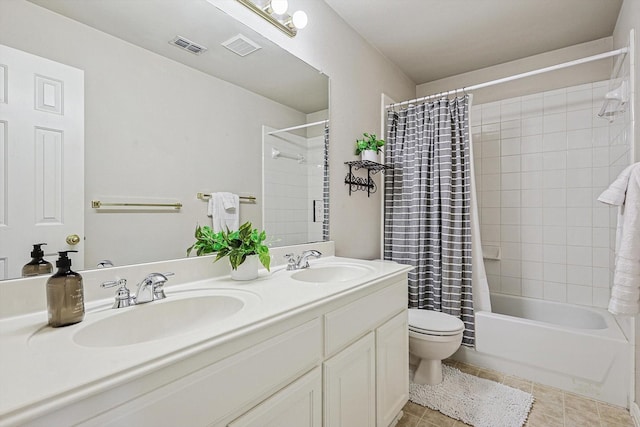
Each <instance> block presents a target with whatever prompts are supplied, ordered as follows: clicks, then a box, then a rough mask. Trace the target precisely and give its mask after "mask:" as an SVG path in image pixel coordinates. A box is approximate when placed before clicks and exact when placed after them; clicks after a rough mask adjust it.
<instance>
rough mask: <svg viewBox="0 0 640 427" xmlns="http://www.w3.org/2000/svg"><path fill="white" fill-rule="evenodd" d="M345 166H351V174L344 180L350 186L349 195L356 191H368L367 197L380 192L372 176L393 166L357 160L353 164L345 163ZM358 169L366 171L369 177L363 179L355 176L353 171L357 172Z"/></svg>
mask: <svg viewBox="0 0 640 427" xmlns="http://www.w3.org/2000/svg"><path fill="white" fill-rule="evenodd" d="M344 164H345V165H348V166H349V173H348V174H347V176H346V177H345V178H344V183H345V184H347V185H349V195H351V193H352V192H354V191H366V192H367V197H369V196H371V195H372V194H373V193H375V192H376V191H378V186H377V185H376V183H375V182H374V181H373V179H372V178H371V176H372V175H375V174H376V173H378V172H384V171H385V170H387V169H390V168H391V166H387V165H383V164H381V163H376V162H372V161H369V160H356V161H352V162H344ZM358 169H366V170H367V177H366V178H363V177H359V176H355V175H354V174H353V171H357V170H358Z"/></svg>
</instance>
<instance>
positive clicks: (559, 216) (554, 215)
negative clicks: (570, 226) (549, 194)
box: [542, 208, 567, 227]
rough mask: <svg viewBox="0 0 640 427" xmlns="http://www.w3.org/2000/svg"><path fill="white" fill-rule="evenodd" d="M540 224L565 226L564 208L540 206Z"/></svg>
mask: <svg viewBox="0 0 640 427" xmlns="http://www.w3.org/2000/svg"><path fill="white" fill-rule="evenodd" d="M542 224H543V225H545V226H547V225H551V226H562V227H564V226H566V225H567V216H566V213H565V208H542Z"/></svg>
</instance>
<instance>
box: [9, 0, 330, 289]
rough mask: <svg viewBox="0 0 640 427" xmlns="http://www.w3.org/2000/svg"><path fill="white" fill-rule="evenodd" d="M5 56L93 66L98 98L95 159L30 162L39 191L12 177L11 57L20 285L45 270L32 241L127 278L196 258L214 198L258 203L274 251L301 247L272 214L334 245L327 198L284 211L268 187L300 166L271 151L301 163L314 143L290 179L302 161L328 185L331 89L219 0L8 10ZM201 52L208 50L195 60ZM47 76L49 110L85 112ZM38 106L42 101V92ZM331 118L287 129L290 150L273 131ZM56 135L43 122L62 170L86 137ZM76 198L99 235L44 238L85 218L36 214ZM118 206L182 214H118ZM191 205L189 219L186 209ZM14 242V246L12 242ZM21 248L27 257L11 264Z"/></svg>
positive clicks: (87, 85) (90, 78)
mask: <svg viewBox="0 0 640 427" xmlns="http://www.w3.org/2000/svg"><path fill="white" fill-rule="evenodd" d="M176 38H181V40H178V41H177V44H180V45H183V47H179V46H176V43H175V42H174V41H175V40H176ZM188 42H193V43H194V44H192V45H187V43H188ZM0 44H1V45H4V46H6V47H8V49H10V50H8V51H3V52H12V50H15V52H22V53H25V54H27V55H35V56H37V57H39V58H44V59H45V61H46V60H49V61H55V63H56V64H62V65H63V66H68V67H70V68H71V69H72V70H73V69H75V70H81V72H80V73H79V75H80V77H79V78H80V79H82V87H83V89H84V94H83V103H84V108H83V112H84V115H83V116H84V117H83V123H82V126H83V135H84V138H83V141H82V142H83V148H81V149H83V150H84V155H83V156H81V158H80V159H79V160H73V161H66V162H62V161H60V162H58V163H56V161H53V162H52V165H53V166H46V164H45V166H42V164H43V163H42V162H41V163H38V161H34V159H33V158H29V159H26V161H28V162H30V163H31V164H33V163H36V164H37V165H36V166H35V171H34V172H33V173H34V174H36V175H37V176H38V178H36V179H35V181H38V180H40V182H41V183H42V182H44V183H45V185H44V187H43V185H40V186H39V187H38V186H37V185H36V186H35V187H34V186H33V185H31V186H30V185H29V184H28V183H27V182H25V180H23V179H18V180H17V179H16V178H15V177H13V176H12V175H11V173H12V172H11V171H13V170H16V168H19V166H18V164H17V163H14V161H16V159H15V156H12V153H13V151H12V149H13V146H12V144H13V142H12V137H13V135H14V133H13V130H14V129H15V128H16V126H13V125H12V122H11V120H13V118H12V117H13V116H10V114H13V113H10V112H9V110H7V108H6V106H7V105H9V104H8V103H7V102H4V104H3V102H2V97H3V96H4V99H5V101H6V100H7V99H8V100H9V101H11V100H13V99H15V98H13V97H14V96H18V95H19V92H20V90H19V89H18V90H15V89H13V88H12V86H11V82H12V80H11V76H12V73H14V72H16V70H18V69H19V68H18V67H16V65H14V63H13V62H12V61H14V58H13V57H11V58H10V56H11V55H8V54H7V55H4V57H3V56H0V80H1V81H0V88H3V90H4V88H6V91H4V92H2V91H0V125H3V126H4V127H3V128H1V129H0V163H1V164H2V167H3V171H2V173H0V177H1V178H0V179H1V180H3V181H2V182H0V188H1V187H3V188H5V189H6V191H4V192H2V191H0V199H1V200H0V202H1V203H2V206H0V212H2V215H0V278H5V279H6V278H13V277H19V276H20V271H21V267H22V265H23V264H25V263H26V262H28V261H29V260H30V256H29V254H30V252H31V249H32V246H31V245H32V244H34V243H41V242H46V243H47V246H45V247H44V249H45V253H46V259H47V260H48V261H50V262H54V260H55V253H56V251H60V250H67V249H78V250H80V251H81V252H82V255H83V257H78V258H77V259H78V260H80V261H78V262H76V263H74V267H75V268H76V269H78V270H82V269H92V268H96V266H97V264H98V263H99V262H100V261H102V260H105V259H108V260H110V261H111V262H112V263H113V264H114V265H116V266H120V265H126V264H135V263H143V262H150V261H158V260H167V259H175V258H181V257H184V256H185V255H186V248H187V247H189V246H190V245H191V243H192V242H193V232H194V229H195V227H196V225H198V224H200V225H209V224H210V223H211V218H210V217H208V215H207V201H206V200H202V199H200V198H198V197H197V195H198V193H204V194H210V193H214V192H231V193H235V194H238V195H240V196H244V197H246V199H242V200H243V201H246V202H245V203H241V204H240V222H241V223H242V222H245V221H251V222H252V223H253V224H254V226H255V227H257V228H265V229H267V232H268V233H269V235H270V239H271V242H272V245H273V246H278V245H285V244H290V243H292V241H291V239H290V236H285V235H278V233H279V232H280V231H281V230H288V227H286V225H283V224H281V223H278V224H271V222H270V220H269V219H268V216H267V217H263V214H267V215H268V213H269V212H271V213H273V212H276V211H277V212H290V211H292V210H296V209H304V210H305V212H306V213H305V215H306V216H307V218H309V221H310V222H312V223H315V224H311V225H309V226H308V227H307V233H306V234H304V233H299V235H298V236H296V239H297V240H296V241H295V242H294V243H302V242H303V241H304V240H305V239H309V240H310V241H314V240H320V239H322V238H323V235H322V231H321V224H318V222H319V221H318V220H317V217H316V219H315V221H314V219H313V218H314V213H316V214H318V212H319V210H320V209H321V208H324V200H323V192H322V188H319V189H315V190H308V191H309V194H306V195H304V196H303V195H300V194H297V193H296V195H297V196H299V197H297V198H296V199H295V200H293V199H291V198H289V197H287V196H288V194H287V192H286V188H284V187H282V188H279V190H278V191H281V192H280V193H275V196H276V198H275V199H273V200H272V199H271V197H272V195H273V194H274V193H273V190H274V188H276V187H277V186H275V187H274V186H273V185H270V184H268V182H273V179H275V178H274V176H276V175H278V174H280V172H281V171H279V170H278V169H277V167H276V168H275V169H273V168H271V172H269V171H267V170H266V167H267V166H265V165H267V163H268V162H269V161H274V162H275V161H277V160H280V163H278V164H279V165H283V163H282V161H283V160H284V159H283V157H280V158H279V159H276V158H273V157H272V153H271V151H270V150H268V149H267V148H266V147H267V144H271V145H274V146H277V145H279V146H280V149H281V152H282V153H283V154H287V153H289V152H291V151H294V149H293V148H292V147H294V146H295V145H296V144H306V147H305V150H307V152H306V153H305V163H297V162H295V161H292V163H291V164H287V166H285V168H289V166H291V165H292V164H293V163H295V164H296V167H292V168H289V169H290V171H291V173H293V174H295V173H300V174H304V177H302V176H301V177H299V181H301V180H303V179H304V180H306V181H307V182H308V183H309V184H308V187H309V188H311V186H312V185H313V184H311V183H312V182H313V183H315V185H317V186H320V187H321V186H322V185H323V180H322V176H323V175H324V172H325V171H324V170H323V167H324V166H323V163H322V154H321V150H322V149H323V147H324V149H326V146H325V145H323V144H325V142H326V139H325V138H324V134H325V128H324V126H325V125H324V121H325V120H327V119H328V117H329V114H328V90H329V89H328V78H327V76H325V75H323V74H322V73H320V72H319V71H318V70H315V69H314V68H312V67H311V66H309V65H308V64H306V63H304V62H303V61H301V60H299V59H298V58H296V57H294V56H293V55H291V54H290V53H288V52H286V51H284V50H283V49H281V48H280V47H278V46H277V45H275V44H274V43H272V42H270V41H269V40H267V39H265V38H264V37H262V36H260V35H259V34H257V33H256V32H254V31H252V30H251V29H249V28H248V27H246V26H244V25H243V24H241V23H239V22H237V21H236V20H234V19H233V18H231V17H229V16H228V15H226V14H225V13H224V12H222V11H220V10H219V9H217V8H216V7H215V6H213V5H212V4H210V3H208V2H207V1H206V0H181V1H176V0H139V1H130V0H109V1H104V0H82V1H78V0H31V1H28V0H11V1H3V2H0ZM224 44H226V46H225V45H224ZM184 47H186V49H185V48H184ZM200 47H204V48H206V50H204V51H203V52H201V53H199V54H195V53H193V51H194V50H198V49H199V48H200ZM249 51H253V52H250V53H248V52H249ZM17 61H20V59H18V60H17ZM47 73H51V74H55V71H48V69H46V70H45V71H43V72H36V73H34V74H37V75H42V76H44V78H45V80H44V83H38V84H40V86H39V87H40V88H41V89H42V93H43V98H42V99H43V100H44V101H43V103H44V106H45V107H46V108H49V107H48V105H49V104H48V102H49V103H52V105H53V104H56V102H58V100H60V102H61V105H63V106H64V109H63V110H64V111H72V110H73V105H72V102H73V101H72V99H71V97H68V98H64V99H62V98H60V99H59V98H57V96H58V95H57V94H58V92H56V91H57V90H59V91H60V93H62V94H63V95H64V90H65V89H68V88H71V87H73V84H72V83H69V84H64V81H63V79H61V78H57V77H56V76H55V75H51V76H49V75H47ZM72 74H73V73H72ZM70 78H71V79H74V78H75V77H73V76H72V77H70ZM47 79H48V80H47ZM31 80H32V79H31ZM31 80H30V81H31ZM56 82H58V83H56ZM36 86H37V84H36ZM49 86H51V87H49ZM3 93H4V95H3ZM5 95H7V96H5ZM28 97H29V102H30V103H32V99H33V94H32V93H31V94H29V95H28ZM48 99H49V101H47V100H48ZM64 102H67V104H64ZM30 105H31V104H30ZM45 113H48V114H50V113H51V112H50V111H49V112H45ZM38 114H40V113H38ZM317 122H322V124H321V125H316V126H311V127H302V128H299V129H297V130H295V129H294V130H291V131H287V132H286V135H285V133H279V134H278V138H275V136H273V135H267V133H268V132H270V131H277V130H282V129H287V128H293V127H297V126H300V125H305V124H309V123H317ZM47 123H49V122H47ZM56 126H57V125H55V124H51V123H49V124H45V125H36V126H35V128H37V129H41V130H42V129H44V131H42V132H44V133H45V135H44V136H43V137H42V138H41V139H40V140H39V141H40V144H41V145H42V146H44V147H45V150H44V151H42V152H38V153H39V154H38V153H36V154H35V156H36V157H37V156H40V157H42V158H44V159H47V158H51V156H53V157H54V158H55V156H57V155H58V153H62V152H64V151H65V150H67V151H69V150H70V148H69V147H67V146H66V145H65V144H67V142H69V141H70V140H71V139H72V138H71V137H72V132H70V131H68V132H67V131H58V129H57V128H56ZM50 131H51V132H53V134H52V135H54V136H56V135H57V139H56V138H53V139H52V140H54V141H55V144H54V145H55V147H57V148H54V149H53V150H51V149H49V148H47V143H46V141H48V140H47V138H48V137H49V134H48V133H46V132H50ZM42 132H41V133H42ZM31 134H33V132H31V133H30V134H29V135H31ZM265 135H267V136H265ZM29 138H31V136H30V137H29ZM301 141H302V142H301ZM29 143H30V144H31V145H33V141H29ZM36 145H37V141H36ZM47 149H49V150H50V151H51V152H49V151H47ZM318 150H320V151H318ZM43 153H44V154H43ZM47 156H48V157H47ZM38 158H39V157H38ZM36 160H37V159H36ZM38 165H40V166H38ZM263 166H264V167H265V170H264V174H266V175H264V174H263ZM278 167H280V166H278ZM56 168H59V169H60V170H66V171H69V170H74V171H76V172H78V171H80V172H82V171H83V173H80V175H79V176H80V178H76V179H72V180H71V182H64V183H63V184H60V183H58V181H57V180H56V179H53V178H52V177H53V176H55V173H56ZM318 168H319V170H318ZM43 169H44V170H46V172H45V173H41V170H43ZM274 173H275V175H274ZM310 175H312V176H313V178H309V176H310ZM287 179H296V178H295V175H292V176H290V177H288V178H287ZM34 188H41V189H42V191H40V192H38V191H36V190H34ZM283 188H284V190H283ZM73 191H75V192H76V193H77V194H79V195H80V196H79V197H80V198H81V199H82V202H81V204H82V208H80V209H81V210H83V215H80V216H81V220H80V222H84V224H81V225H80V226H78V228H77V231H75V230H76V229H73V230H72V231H71V232H70V231H65V232H64V233H63V235H61V236H57V237H56V236H51V235H48V234H45V233H44V230H52V229H53V228H54V227H53V225H55V223H56V222H65V221H66V220H67V218H69V217H70V212H69V210H67V211H65V208H64V207H59V208H56V209H57V210H56V211H55V212H54V213H53V214H52V215H53V216H51V217H50V218H53V219H51V220H50V221H49V222H48V223H47V222H46V221H41V222H38V218H39V217H38V216H37V215H36V216H35V217H36V220H35V224H34V220H31V218H32V217H33V214H31V213H25V212H27V209H35V208H37V209H40V205H38V203H40V204H42V203H44V202H42V200H44V201H45V202H46V203H50V204H52V205H55V206H57V205H56V203H57V202H56V201H57V200H58V199H61V200H62V199H63V198H64V197H66V195H68V194H69V193H71V192H73ZM270 191H271V193H270ZM282 191H284V193H283V192H282ZM301 191H302V190H301ZM263 192H264V193H263ZM251 197H255V202H252V201H251ZM265 197H266V199H265ZM303 198H306V199H308V204H307V205H306V206H304V207H303V208H301V207H300V205H298V204H296V205H295V206H288V205H287V203H288V202H290V201H294V202H295V203H299V202H300V200H301V199H303ZM290 199H291V200H290ZM34 200H35V201H34ZM92 200H100V201H101V202H102V203H103V205H102V207H100V208H97V207H92V205H91V201H92ZM46 203H45V204H46ZM107 203H141V204H160V205H164V204H167V205H169V206H156V207H148V206H140V207H129V206H113V207H107V206H104V204H107ZM175 203H179V204H180V208H179V209H176V208H174V207H172V205H173V204H175ZM33 206H35V208H34V207H33ZM37 209H36V210H37ZM43 209H44V208H43ZM314 209H315V210H314ZM41 210H42V209H41ZM44 210H46V209H44ZM74 211H75V210H74ZM17 217H23V218H29V222H30V228H29V230H26V231H25V230H17V229H16V224H17V223H18V221H16V218H17ZM263 218H264V219H263ZM281 218H282V216H280V219H281ZM7 230H10V231H12V232H13V234H12V237H7V236H9V234H8V233H7V232H6V231H7ZM3 233H4V234H3ZM72 234H77V235H78V236H79V237H80V241H79V243H77V244H73V241H72V240H73V239H72V240H71V241H70V242H71V243H69V242H67V239H66V237H67V236H69V235H72ZM16 236H18V237H16ZM9 248H11V250H12V251H13V252H12V253H14V254H17V255H12V256H11V257H9V256H7V255H5V254H6V253H9ZM72 258H73V256H72ZM78 264H80V265H78Z"/></svg>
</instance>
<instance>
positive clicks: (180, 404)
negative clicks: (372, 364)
mask: <svg viewBox="0 0 640 427" xmlns="http://www.w3.org/2000/svg"><path fill="white" fill-rule="evenodd" d="M321 326H322V325H321V322H320V319H319V318H316V319H313V320H311V321H309V322H307V323H305V324H303V325H300V326H298V327H296V328H293V329H291V330H289V331H287V332H285V333H283V334H280V335H278V336H275V337H273V338H270V339H268V340H266V341H264V342H262V343H259V344H257V345H255V346H253V347H251V348H249V349H247V350H244V351H241V352H240V353H237V354H235V355H233V356H230V357H228V358H226V359H223V360H221V361H219V362H216V363H214V364H212V365H209V366H207V367H205V368H203V369H200V370H198V371H196V372H193V373H191V374H189V375H187V376H185V377H183V378H180V379H179V380H177V381H174V382H172V383H169V384H166V385H164V386H162V387H160V388H158V389H156V390H154V391H152V392H150V393H147V394H146V395H143V396H141V397H139V398H138V399H135V400H133V401H130V402H128V403H126V404H125V405H122V406H120V407H119V408H116V409H114V410H113V411H110V412H109V413H107V414H105V415H104V416H99V417H97V418H93V419H92V420H90V421H88V422H87V423H86V424H83V425H92V426H93V425H100V426H114V427H115V426H117V427H123V426H135V427H142V426H153V427H161V426H179V425H189V426H194V427H195V426H208V425H218V423H220V422H222V421H225V420H226V421H228V419H229V417H230V416H232V415H233V414H234V413H236V412H237V411H239V410H241V409H242V408H243V407H244V406H247V405H250V404H253V402H256V401H258V400H260V399H261V398H264V397H267V396H269V395H270V394H272V393H273V392H275V391H276V390H277V389H278V388H279V387H282V386H283V385H284V384H286V383H287V382H291V381H292V380H293V379H294V378H295V377H296V376H299V375H300V374H301V373H302V372H304V371H307V370H309V369H310V368H312V367H313V366H314V365H316V364H318V363H319V362H320V360H321V358H322V349H321V345H322V328H321Z"/></svg>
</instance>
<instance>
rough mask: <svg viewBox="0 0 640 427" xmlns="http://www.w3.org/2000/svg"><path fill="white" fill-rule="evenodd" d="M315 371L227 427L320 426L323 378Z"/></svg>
mask: <svg viewBox="0 0 640 427" xmlns="http://www.w3.org/2000/svg"><path fill="white" fill-rule="evenodd" d="M320 371H321V369H320V368H315V369H314V370H313V371H311V372H309V373H308V374H306V375H305V376H303V377H302V378H300V379H299V380H297V381H295V382H294V383H293V384H291V385H289V386H287V387H285V388H284V389H282V390H280V391H279V392H278V393H276V394H274V395H273V396H271V397H270V398H269V399H267V400H265V401H264V402H262V403H261V404H260V405H258V406H256V407H255V408H253V409H252V410H250V411H249V412H247V413H246V414H244V415H242V416H241V417H240V418H238V419H236V420H235V421H233V422H231V423H229V427H283V426H295V427H321V424H322V411H321V407H322V376H321V374H320Z"/></svg>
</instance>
